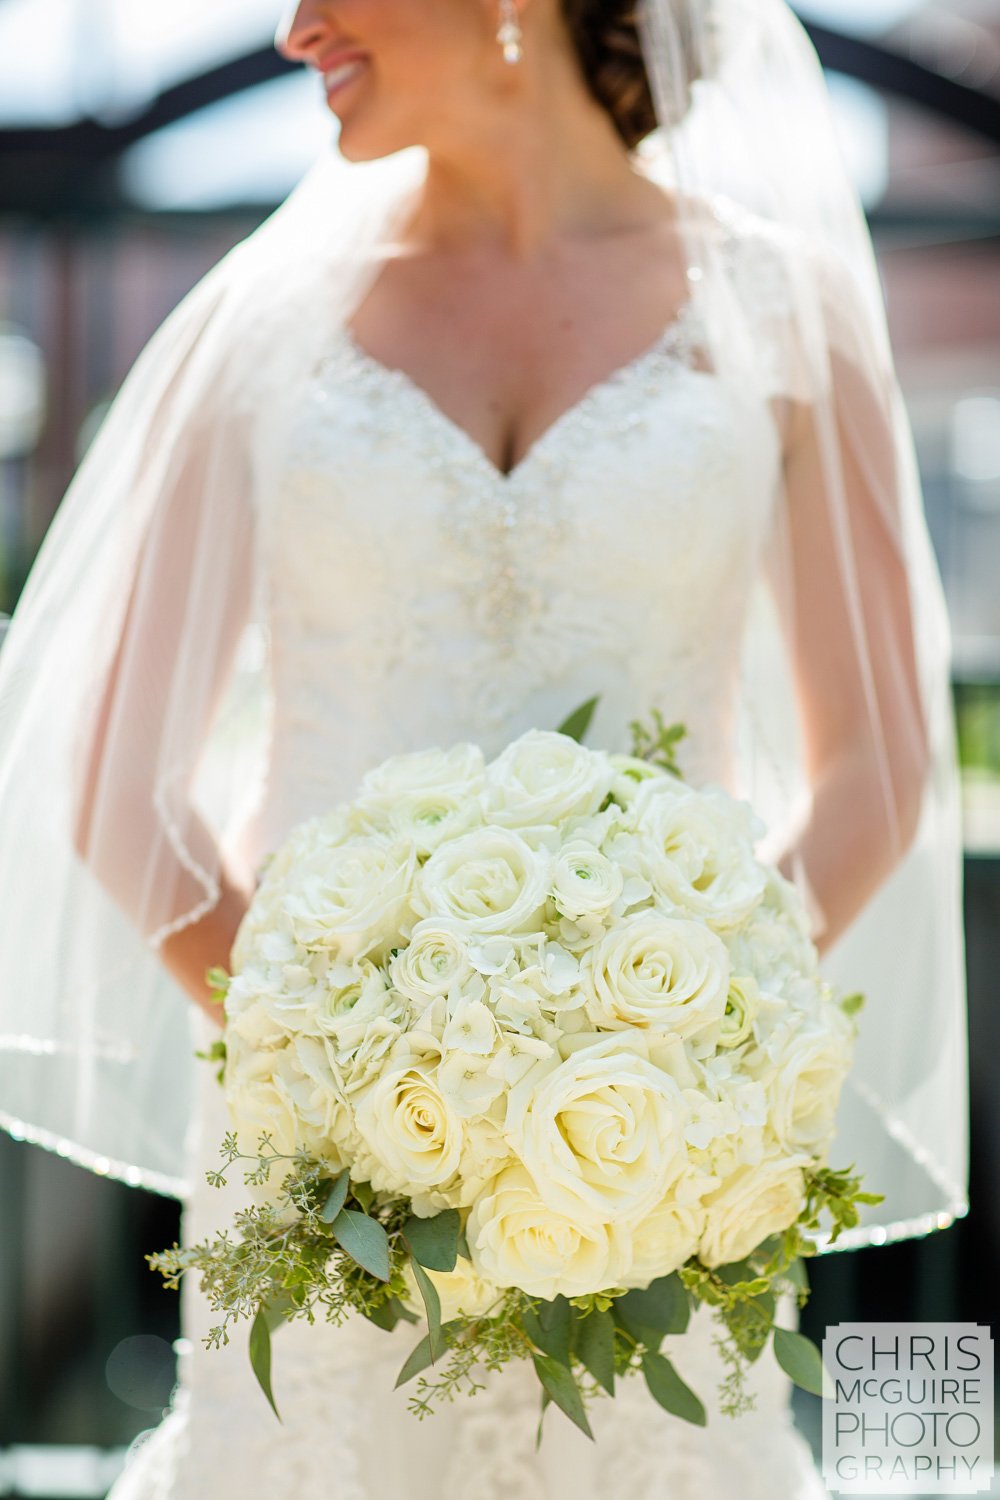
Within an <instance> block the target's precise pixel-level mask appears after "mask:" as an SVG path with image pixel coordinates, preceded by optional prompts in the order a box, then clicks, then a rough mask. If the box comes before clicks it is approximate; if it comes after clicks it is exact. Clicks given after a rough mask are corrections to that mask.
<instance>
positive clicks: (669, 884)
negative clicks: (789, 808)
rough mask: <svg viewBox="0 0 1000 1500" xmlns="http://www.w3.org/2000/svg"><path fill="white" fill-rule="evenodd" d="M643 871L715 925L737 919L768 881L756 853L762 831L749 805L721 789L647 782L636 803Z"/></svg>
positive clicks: (684, 908) (693, 912)
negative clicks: (756, 843)
mask: <svg viewBox="0 0 1000 1500" xmlns="http://www.w3.org/2000/svg"><path fill="white" fill-rule="evenodd" d="M635 815H636V818H637V819H638V824H639V830H640V839H641V849H642V855H643V861H644V869H645V873H646V875H647V876H648V878H649V880H650V881H651V882H652V884H653V886H654V887H655V889H656V890H657V891H658V892H659V893H660V894H661V895H662V896H663V897H665V898H666V900H668V901H669V902H670V903H671V904H672V905H674V906H676V907H678V908H680V910H682V911H685V912H689V913H690V914H691V915H693V916H696V917H701V918H703V919H704V920H705V921H708V922H711V923H713V924H714V925H716V926H718V927H723V928H724V927H732V926H735V925H737V924H738V923H740V922H742V921H743V920H744V919H745V918H746V917H747V916H748V915H749V913H750V912H751V911H752V910H753V909H754V907H755V906H756V905H757V904H758V903H759V901H760V899H761V897H762V895H763V893H764V889H765V885H766V883H767V876H766V872H765V870H764V867H763V866H762V865H761V864H760V863H759V862H758V861H757V859H756V857H755V855H754V840H755V838H756V837H757V836H758V834H759V833H762V832H763V831H764V825H763V823H762V822H761V820H760V819H759V818H758V817H756V815H755V814H754V813H753V812H752V810H751V808H750V805H749V803H747V802H740V801H737V800H735V799H734V798H732V797H730V796H728V794H727V793H726V792H724V791H723V790H722V789H721V788H719V789H706V788H702V789H701V790H699V791H695V790H694V789H693V788H686V789H684V790H678V786H677V785H676V784H673V785H672V784H671V782H670V780H668V781H667V782H661V781H646V782H643V784H642V785H641V786H640V787H639V790H638V791H637V793H636V798H635Z"/></svg>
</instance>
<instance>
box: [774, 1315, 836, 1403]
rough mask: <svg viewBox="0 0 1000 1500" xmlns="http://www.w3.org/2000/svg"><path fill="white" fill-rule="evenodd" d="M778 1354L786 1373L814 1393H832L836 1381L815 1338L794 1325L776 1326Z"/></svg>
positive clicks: (775, 1341)
mask: <svg viewBox="0 0 1000 1500" xmlns="http://www.w3.org/2000/svg"><path fill="white" fill-rule="evenodd" d="M774 1354H775V1358H776V1359H777V1361H778V1364H779V1365H780V1366H781V1368H782V1369H783V1370H784V1372H785V1374H786V1375H787V1376H789V1377H790V1379H791V1380H793V1381H794V1382H795V1384H796V1385H798V1386H801V1387H802V1389H803V1390H804V1391H812V1393H813V1395H814V1396H832V1395H833V1385H832V1383H831V1381H830V1376H829V1373H828V1372H827V1370H826V1367H825V1366H824V1364H823V1357H822V1355H821V1354H820V1352H819V1349H818V1348H817V1347H816V1345H815V1344H814V1343H813V1341H812V1339H810V1338H806V1336H805V1334H804V1333H795V1332H794V1331H793V1330H792V1329H790V1328H776V1329H775V1330H774Z"/></svg>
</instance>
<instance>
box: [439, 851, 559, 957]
mask: <svg viewBox="0 0 1000 1500" xmlns="http://www.w3.org/2000/svg"><path fill="white" fill-rule="evenodd" d="M551 867H552V857H551V855H550V854H549V853H548V852H547V851H546V850H544V849H532V848H531V846H530V845H529V844H528V843H526V842H525V840H524V839H523V838H521V837H520V835H519V834H517V833H516V832H514V830H513V829H507V828H480V829H476V831H475V832H473V833H467V834H463V835H462V836H461V837H460V838H457V839H454V840H453V841H452V842H451V843H449V844H445V845H443V846H442V847H441V848H440V849H438V850H437V852H436V853H434V854H432V855H431V857H430V859H429V860H428V861H427V863H426V864H425V865H424V867H423V869H422V870H421V871H420V872H419V874H418V876H417V878H416V881H415V883H414V887H413V897H412V901H413V906H414V909H415V911H416V912H417V913H418V915H420V916H428V917H429V916H435V917H449V918H452V919H454V921H456V922H459V923H461V924H462V925H463V926H464V927H466V928H467V929H468V930H469V931H470V932H472V933H476V934H478V935H487V934H491V933H504V934H508V933H519V932H533V931H535V930H536V929H537V928H538V926H539V924H540V923H541V921H542V919H543V917H544V913H545V903H546V898H547V895H548V889H549V880H550V872H551Z"/></svg>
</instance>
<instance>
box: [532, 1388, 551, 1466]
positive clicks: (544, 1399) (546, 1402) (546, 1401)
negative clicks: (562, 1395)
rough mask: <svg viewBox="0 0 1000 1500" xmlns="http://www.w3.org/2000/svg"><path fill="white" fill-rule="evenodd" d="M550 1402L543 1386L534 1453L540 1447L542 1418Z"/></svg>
mask: <svg viewBox="0 0 1000 1500" xmlns="http://www.w3.org/2000/svg"><path fill="white" fill-rule="evenodd" d="M551 1401H552V1397H551V1396H550V1395H549V1393H548V1391H547V1390H546V1389H545V1388H544V1386H543V1387H542V1405H541V1410H540V1411H539V1413H538V1426H537V1427H536V1428H535V1452H536V1453H537V1452H538V1450H539V1448H540V1447H541V1446H542V1418H543V1417H544V1416H545V1408H546V1407H547V1406H548V1405H549V1404H550V1403H551Z"/></svg>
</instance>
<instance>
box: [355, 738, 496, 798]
mask: <svg viewBox="0 0 1000 1500" xmlns="http://www.w3.org/2000/svg"><path fill="white" fill-rule="evenodd" d="M485 769H486V762H485V760H484V758H483V752H482V750H480V748H479V746H478V745H473V744H471V743H469V742H468V741H462V742H460V743H459V744H456V745H452V746H450V747H449V748H448V749H446V750H442V749H439V748H437V747H435V748H432V749H429V750H414V751H406V752H404V753H403V754H401V755H390V756H389V757H388V758H387V759H386V760H384V761H382V762H381V764H380V765H377V766H374V767H373V768H372V769H371V770H370V771H368V772H366V774H365V775H364V776H363V777H362V778H361V783H360V786H359V788H358V795H357V797H356V798H355V802H356V803H357V804H359V805H365V804H366V803H373V804H374V803H385V804H388V803H389V802H391V800H392V799H393V798H395V797H401V796H406V795H408V794H409V793H411V792H445V793H447V794H448V795H449V796H451V797H454V798H455V799H456V800H467V801H474V800H475V799H476V797H478V795H479V793H480V792H481V791H482V788H483V783H484V775H485Z"/></svg>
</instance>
